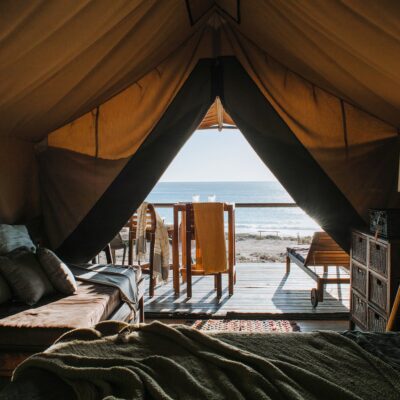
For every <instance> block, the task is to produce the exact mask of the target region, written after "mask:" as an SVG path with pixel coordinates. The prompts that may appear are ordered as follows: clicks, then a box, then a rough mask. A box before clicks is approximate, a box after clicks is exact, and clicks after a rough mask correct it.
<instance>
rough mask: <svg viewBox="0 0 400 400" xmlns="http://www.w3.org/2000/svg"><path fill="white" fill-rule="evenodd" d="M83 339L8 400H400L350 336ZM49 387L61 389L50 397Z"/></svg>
mask: <svg viewBox="0 0 400 400" xmlns="http://www.w3.org/2000/svg"><path fill="white" fill-rule="evenodd" d="M120 328H121V326H120V325H119V326H118V330H119V329H120ZM109 331H110V330H108V332H109ZM78 333H79V332H78ZM395 336H396V337H397V335H395ZM395 336H392V337H393V338H394V337H395ZM75 337H79V338H80V339H79V340H77V339H74V332H71V333H68V334H67V335H66V336H65V338H64V339H65V340H67V341H66V342H62V341H61V342H60V343H58V344H56V345H54V346H52V348H50V349H49V350H48V351H47V352H45V353H42V354H38V355H35V356H33V357H31V358H30V359H29V360H27V361H25V362H24V363H23V364H21V365H20V366H19V367H18V368H17V370H16V371H15V373H14V377H13V383H12V385H10V386H9V387H8V388H7V389H6V391H5V392H3V396H4V397H3V398H4V399H17V398H25V399H29V398H34V397H29V394H30V395H31V396H34V395H37V393H38V392H41V394H42V395H43V396H44V397H42V398H49V399H51V398H58V399H62V398H65V397H63V396H65V393H68V395H69V396H70V397H69V398H71V399H72V398H77V399H88V400H89V399H101V398H106V397H107V396H110V397H108V398H110V399H111V398H120V399H144V398H153V399H227V398H229V399H292V400H294V399H296V400H300V399H326V400H329V399H332V400H333V399H335V400H336V399H352V400H353V399H354V400H356V399H357V400H360V399H366V400H368V399H371V400H372V399H374V400H375V399H389V400H390V399H398V398H400V379H399V378H400V375H399V372H398V371H397V370H396V369H395V368H393V367H392V366H391V365H390V364H389V363H387V362H385V361H384V360H381V359H380V358H378V357H376V356H375V355H373V354H371V353H370V352H368V351H366V350H365V349H363V348H362V347H361V346H359V345H358V344H357V343H356V342H355V341H354V340H352V339H354V337H353V338H352V339H351V338H349V337H351V334H350V333H348V334H347V335H341V334H339V333H335V332H313V333H289V334H273V333H271V334H240V333H224V334H214V335H206V334H204V333H202V332H199V331H196V330H193V329H191V328H188V327H185V326H171V325H169V326H168V325H163V324H161V323H159V322H154V323H152V324H148V325H141V326H139V327H138V328H135V327H133V326H127V327H125V328H124V329H123V330H122V331H120V333H119V334H116V335H113V336H105V337H102V335H101V332H100V331H99V330H97V329H93V330H88V332H87V340H84V339H85V335H82V331H80V335H79V336H75ZM396 340H398V337H397V339H396ZM47 382H48V383H49V384H51V385H53V387H52V390H51V391H47V392H46V390H47V389H46V388H47ZM54 382H58V383H59V385H57V388H55V387H54ZM23 390H25V391H24V396H25V397H18V393H22V391H23ZM4 393H5V394H4ZM6 396H7V397H6ZM13 396H14V397H13Z"/></svg>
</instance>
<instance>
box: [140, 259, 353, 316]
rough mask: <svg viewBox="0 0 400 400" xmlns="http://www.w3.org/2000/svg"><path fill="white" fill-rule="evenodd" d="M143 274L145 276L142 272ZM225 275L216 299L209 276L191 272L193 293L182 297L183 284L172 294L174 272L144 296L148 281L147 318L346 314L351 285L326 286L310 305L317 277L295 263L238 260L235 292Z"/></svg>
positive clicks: (183, 292)
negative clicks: (319, 299)
mask: <svg viewBox="0 0 400 400" xmlns="http://www.w3.org/2000/svg"><path fill="white" fill-rule="evenodd" d="M146 279H147V277H146ZM227 285H228V280H227V277H226V276H224V277H223V293H222V298H221V299H220V301H219V302H218V300H217V298H216V292H215V291H214V289H213V288H214V283H213V278H212V277H198V276H196V277H194V279H193V297H192V298H191V299H188V298H187V297H186V285H185V284H181V294H180V296H179V297H175V295H174V291H173V286H172V277H170V279H169V281H168V283H167V284H166V285H162V286H159V287H157V288H156V290H155V296H154V297H153V298H150V297H148V291H147V290H148V283H147V282H146V293H145V313H146V317H147V318H153V317H157V316H158V317H163V316H164V317H167V316H177V315H178V316H179V315H180V316H184V317H188V318H190V317H196V316H197V317H198V316H205V315H206V316H210V317H213V316H214V317H217V316H219V317H221V316H228V315H236V316H241V317H246V316H253V317H255V318H256V317H260V318H261V317H263V318H264V317H279V318H288V316H292V317H293V318H296V317H297V318H303V319H335V318H337V319H345V318H348V313H349V293H350V290H349V285H348V284H342V285H339V284H331V285H327V287H326V290H325V293H324V301H323V302H322V303H320V304H319V305H318V307H317V308H316V309H314V308H313V307H312V305H311V301H310V290H311V289H312V288H313V287H315V282H314V281H313V279H311V278H310V277H309V276H308V275H307V274H306V273H304V272H303V271H302V270H300V269H299V268H293V269H292V271H291V272H290V274H289V275H288V276H287V275H286V274H285V264H283V263H270V264H263V263H260V264H238V265H237V284H236V286H235V293H234V295H233V296H231V297H229V296H228V287H227Z"/></svg>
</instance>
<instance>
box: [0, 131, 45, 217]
mask: <svg viewBox="0 0 400 400" xmlns="http://www.w3.org/2000/svg"><path fill="white" fill-rule="evenodd" d="M39 214H40V200H39V182H38V169H37V162H36V159H35V152H34V148H33V145H32V143H28V142H24V141H21V140H16V139H12V138H7V139H3V140H2V141H1V145H0V223H9V224H13V223H26V222H27V221H29V220H31V219H32V218H35V217H37V216H38V215H39Z"/></svg>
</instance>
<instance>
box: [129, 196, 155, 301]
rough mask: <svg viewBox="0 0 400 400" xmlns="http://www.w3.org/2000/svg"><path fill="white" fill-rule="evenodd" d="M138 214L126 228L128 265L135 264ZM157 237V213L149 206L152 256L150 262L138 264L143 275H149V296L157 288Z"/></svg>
mask: <svg viewBox="0 0 400 400" xmlns="http://www.w3.org/2000/svg"><path fill="white" fill-rule="evenodd" d="M137 224H138V219H137V212H135V213H134V214H133V215H132V217H131V218H130V219H129V221H128V222H127V224H126V225H125V226H126V227H128V228H129V239H128V264H129V265H134V264H133V246H134V244H135V240H136V231H137ZM155 237H156V212H155V209H154V206H153V205H152V204H148V205H147V212H146V240H147V241H148V242H149V243H150V252H149V253H150V254H149V261H148V262H140V261H139V262H138V265H139V266H140V268H141V269H142V273H143V274H147V275H149V296H150V297H153V296H154V288H155V286H156V281H155V277H154V276H153V258H154V244H155Z"/></svg>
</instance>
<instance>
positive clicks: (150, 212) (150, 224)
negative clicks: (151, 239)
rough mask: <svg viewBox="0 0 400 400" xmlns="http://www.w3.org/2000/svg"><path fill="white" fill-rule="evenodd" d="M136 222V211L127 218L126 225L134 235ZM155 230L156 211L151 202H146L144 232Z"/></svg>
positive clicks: (153, 231)
mask: <svg viewBox="0 0 400 400" xmlns="http://www.w3.org/2000/svg"><path fill="white" fill-rule="evenodd" d="M137 224H138V214H137V211H135V213H134V214H133V215H132V217H131V218H129V221H128V224H127V226H128V227H129V231H130V233H131V234H132V235H133V237H135V235H136V229H137ZM155 231H156V211H155V208H154V206H153V204H150V203H148V204H147V211H146V232H149V233H153V234H154V233H155Z"/></svg>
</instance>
